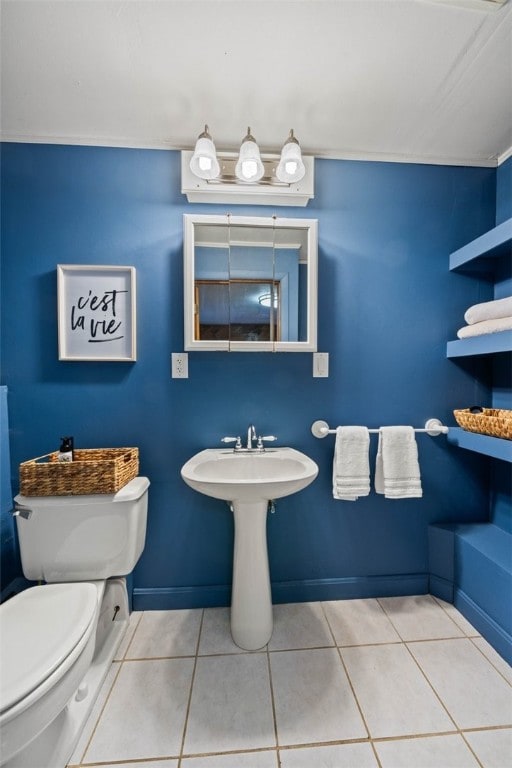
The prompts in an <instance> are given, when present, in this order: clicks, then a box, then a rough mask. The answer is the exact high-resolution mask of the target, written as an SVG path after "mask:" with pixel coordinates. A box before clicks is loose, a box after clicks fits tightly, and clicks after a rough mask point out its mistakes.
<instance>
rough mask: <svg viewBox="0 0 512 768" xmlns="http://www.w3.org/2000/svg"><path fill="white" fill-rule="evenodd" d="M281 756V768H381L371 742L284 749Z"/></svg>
mask: <svg viewBox="0 0 512 768" xmlns="http://www.w3.org/2000/svg"><path fill="white" fill-rule="evenodd" d="M280 757H281V768H356V766H357V768H379V764H378V763H377V760H376V758H375V755H374V753H373V749H372V748H371V746H370V744H336V745H332V746H327V747H304V748H302V749H282V750H281V752H280ZM409 768H410V766H409Z"/></svg>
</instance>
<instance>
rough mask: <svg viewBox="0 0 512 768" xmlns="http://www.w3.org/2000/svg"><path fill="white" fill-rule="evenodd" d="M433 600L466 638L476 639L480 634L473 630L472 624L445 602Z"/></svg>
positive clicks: (436, 598) (437, 599) (438, 598)
mask: <svg viewBox="0 0 512 768" xmlns="http://www.w3.org/2000/svg"><path fill="white" fill-rule="evenodd" d="M434 600H435V601H436V603H438V604H439V605H440V606H441V608H442V609H443V610H444V611H446V613H447V614H448V616H449V617H450V619H452V620H453V621H454V622H455V623H456V624H457V626H458V627H460V629H462V631H463V632H464V634H465V635H466V636H467V637H478V636H479V635H480V632H479V631H478V630H477V629H475V628H474V626H473V625H472V624H470V623H469V621H468V620H467V619H466V618H465V616H463V615H462V613H461V612H460V611H458V610H457V608H456V607H455V606H454V605H452V604H451V603H447V602H446V601H445V600H441V598H440V597H434Z"/></svg>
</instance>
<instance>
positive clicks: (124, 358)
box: [57, 264, 137, 362]
mask: <svg viewBox="0 0 512 768" xmlns="http://www.w3.org/2000/svg"><path fill="white" fill-rule="evenodd" d="M135 293H136V288H135V268H134V267H107V266H82V265H75V264H58V265H57V302H58V321H59V360H91V361H99V360H103V361H109V362H115V361H119V362H133V361H135V360H136V359H137V356H136V355H137V353H136V302H135Z"/></svg>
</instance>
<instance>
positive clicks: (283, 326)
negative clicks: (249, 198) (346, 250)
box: [185, 215, 316, 351]
mask: <svg viewBox="0 0 512 768" xmlns="http://www.w3.org/2000/svg"><path fill="white" fill-rule="evenodd" d="M185 349H231V350H239V351H264V350H274V351H278V350H282V351H307V350H309V349H311V350H312V349H316V221H315V220H309V219H305V220H304V219H301V220H296V219H279V218H277V217H272V218H261V217H254V218H251V217H237V216H231V215H227V216H222V217H218V216H185Z"/></svg>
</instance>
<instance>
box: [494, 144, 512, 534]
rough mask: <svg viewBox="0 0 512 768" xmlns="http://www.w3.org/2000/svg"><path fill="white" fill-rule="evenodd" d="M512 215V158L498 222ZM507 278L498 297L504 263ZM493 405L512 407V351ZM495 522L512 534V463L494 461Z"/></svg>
mask: <svg viewBox="0 0 512 768" xmlns="http://www.w3.org/2000/svg"><path fill="white" fill-rule="evenodd" d="M511 216H512V157H510V158H509V159H508V160H507V161H506V162H505V163H503V164H502V165H500V167H499V168H498V171H497V175H496V224H501V223H502V222H503V221H505V220H506V219H509V218H510V217H511ZM504 273H505V274H504V277H503V280H502V281H500V282H499V284H498V286H497V287H496V295H497V297H503V296H512V278H511V277H510V266H508V268H507V266H506V265H504ZM492 400H493V406H494V407H495V408H507V409H509V410H510V409H512V366H511V365H510V354H507V353H503V354H501V355H496V356H495V360H494V362H493V398H492ZM491 471H492V483H491V521H492V522H493V523H495V525H497V526H499V527H500V528H503V529H504V530H506V531H508V532H509V533H512V487H511V485H512V484H511V482H510V464H507V463H506V462H504V461H496V462H493V464H492V470H491Z"/></svg>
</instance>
